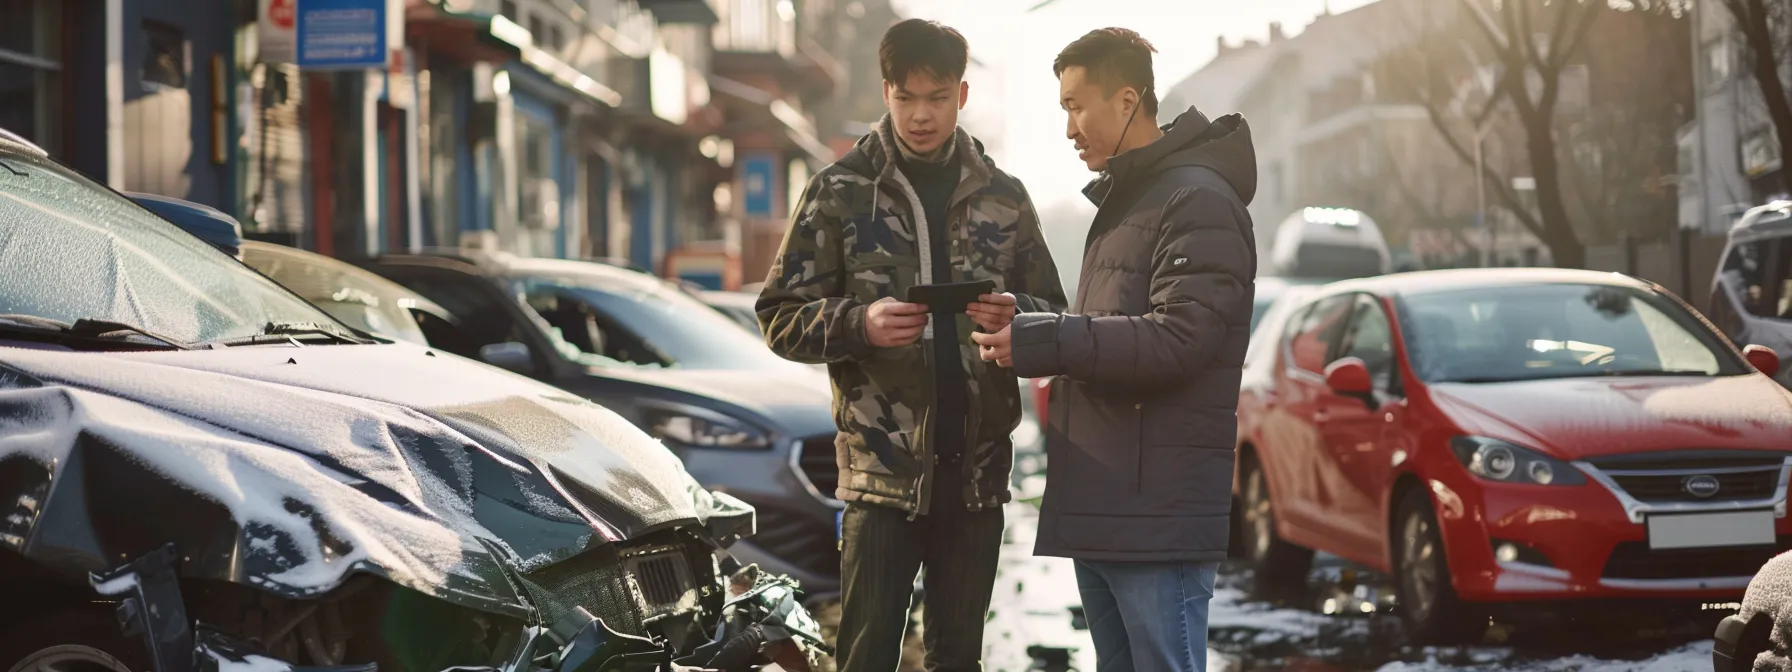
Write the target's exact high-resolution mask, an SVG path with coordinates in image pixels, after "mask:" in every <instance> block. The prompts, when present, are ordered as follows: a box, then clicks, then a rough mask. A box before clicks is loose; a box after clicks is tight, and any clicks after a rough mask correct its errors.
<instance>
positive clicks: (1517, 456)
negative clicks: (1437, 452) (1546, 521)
mask: <svg viewBox="0 0 1792 672" xmlns="http://www.w3.org/2000/svg"><path fill="white" fill-rule="evenodd" d="M1450 452H1452V453H1455V454H1456V459H1457V461H1460V462H1461V463H1462V466H1463V467H1464V468H1467V469H1468V472H1469V473H1471V474H1474V475H1475V476H1477V477H1480V478H1481V479H1483V480H1488V481H1493V482H1496V483H1522V484H1526V485H1581V484H1583V483H1586V482H1587V477H1586V475H1584V474H1582V473H1580V470H1579V469H1575V468H1574V466H1573V465H1570V464H1568V463H1567V462H1563V461H1561V460H1558V459H1555V458H1553V457H1550V456H1548V455H1544V454H1542V453H1539V452H1537V451H1534V450H1531V449H1529V448H1521V447H1519V446H1515V445H1512V444H1510V443H1507V442H1505V441H1501V440H1499V439H1489V438H1485V437H1479V436H1459V437H1456V438H1454V439H1451V440H1450Z"/></svg>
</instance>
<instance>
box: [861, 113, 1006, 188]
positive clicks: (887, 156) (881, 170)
mask: <svg viewBox="0 0 1792 672" xmlns="http://www.w3.org/2000/svg"><path fill="white" fill-rule="evenodd" d="M891 123H892V122H891V120H890V115H889V113H885V114H884V116H883V118H882V119H879V120H877V124H876V125H875V126H873V127H872V129H871V132H870V133H867V134H865V136H864V137H861V138H859V141H858V142H856V143H854V144H853V147H852V150H851V151H848V152H847V153H846V156H842V157H840V160H839V161H837V162H835V164H834V165H835V166H837V167H839V168H842V169H845V170H848V171H851V172H852V173H854V174H856V175H859V176H861V177H864V178H865V179H868V180H876V181H883V180H888V179H891V178H893V177H895V175H896V161H894V160H893V158H892V157H894V156H895V155H896V153H897V152H898V151H900V150H899V149H898V148H897V147H896V142H897V140H896V131H895V129H894V128H892V127H891ZM952 142H953V143H955V147H954V148H953V151H954V152H957V153H958V156H959V157H960V158H959V165H961V166H964V170H965V172H966V173H967V174H968V176H970V177H973V178H981V179H982V180H984V181H986V182H987V181H988V180H990V179H992V177H993V175H994V174H995V172H996V162H995V160H994V159H991V158H990V157H989V155H987V154H984V153H983V141H982V140H978V139H977V138H975V137H972V136H971V133H970V132H969V131H966V130H964V127H963V126H960V127H958V128H957V129H956V130H954V131H953V133H952Z"/></svg>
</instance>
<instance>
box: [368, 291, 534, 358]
mask: <svg viewBox="0 0 1792 672" xmlns="http://www.w3.org/2000/svg"><path fill="white" fill-rule="evenodd" d="M371 268H372V270H373V271H374V272H376V273H379V274H380V275H383V276H385V277H386V278H387V279H390V280H392V281H394V282H397V283H398V284H401V285H404V286H405V287H406V288H408V289H410V290H411V291H413V292H416V293H418V294H421V295H423V296H424V298H427V299H429V300H431V301H434V302H436V304H438V305H440V306H441V307H442V308H443V309H444V310H446V311H448V312H449V313H450V314H452V315H453V316H454V318H455V320H457V321H458V322H459V325H457V326H458V327H459V329H458V330H457V331H458V334H457V336H458V337H459V338H460V339H461V342H462V345H461V346H460V348H461V349H462V350H470V351H472V352H473V353H475V355H474V356H473V358H475V359H481V360H484V361H486V362H487V363H489V364H493V365H495V366H501V367H503V368H506V369H511V370H513V371H516V372H518V373H522V374H525V375H529V376H533V377H536V378H539V379H544V380H545V379H548V378H550V377H552V373H551V371H552V367H551V366H550V365H549V364H548V353H547V352H545V351H544V349H543V347H542V344H541V343H540V339H539V338H530V334H529V333H528V331H527V330H526V329H524V326H523V325H522V324H520V323H519V321H518V319H517V316H516V313H515V312H514V311H512V310H510V309H508V308H507V307H506V303H507V302H509V301H508V297H505V296H504V294H503V293H502V292H500V291H499V290H498V288H497V287H496V286H494V285H493V284H492V283H491V282H489V281H487V280H486V279H485V278H483V277H481V276H477V275H473V274H470V273H464V272H461V271H457V270H454V269H449V268H438V267H434V266H412V265H408V264H377V265H374V266H372V267H371ZM426 335H427V334H426ZM457 354H462V353H457Z"/></svg>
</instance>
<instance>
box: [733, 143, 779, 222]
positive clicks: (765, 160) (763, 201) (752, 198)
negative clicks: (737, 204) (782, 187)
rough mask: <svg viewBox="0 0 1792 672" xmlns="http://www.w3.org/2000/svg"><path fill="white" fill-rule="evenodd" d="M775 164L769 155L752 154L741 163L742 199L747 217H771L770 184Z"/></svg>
mask: <svg viewBox="0 0 1792 672" xmlns="http://www.w3.org/2000/svg"><path fill="white" fill-rule="evenodd" d="M776 170H777V164H776V163H774V162H773V161H772V156H771V155H770V154H754V155H752V156H748V157H746V159H744V160H743V161H741V171H740V172H741V182H742V184H741V186H742V188H743V190H744V191H746V194H744V196H745V198H743V199H742V201H743V203H742V205H743V206H744V207H743V209H744V210H745V211H746V212H745V214H746V216H748V217H770V216H772V184H773V182H774V178H775V177H776V173H775V171H776Z"/></svg>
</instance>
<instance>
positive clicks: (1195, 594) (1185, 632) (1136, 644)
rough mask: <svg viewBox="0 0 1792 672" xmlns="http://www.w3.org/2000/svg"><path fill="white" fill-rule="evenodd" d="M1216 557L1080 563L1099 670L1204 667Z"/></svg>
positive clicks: (1197, 671) (1196, 671)
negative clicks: (1187, 560) (1165, 560)
mask: <svg viewBox="0 0 1792 672" xmlns="http://www.w3.org/2000/svg"><path fill="white" fill-rule="evenodd" d="M1219 568H1220V564H1219V563H1217V562H1086V561H1083V560H1078V561H1076V585H1077V588H1078V590H1079V591H1080V592H1081V593H1082V596H1083V615H1084V617H1085V619H1086V620H1087V621H1088V623H1089V634H1090V636H1091V637H1093V638H1094V639H1095V660H1096V667H1097V668H1098V669H1097V671H1096V672H1134V671H1135V670H1136V671H1137V672H1206V671H1207V606H1208V602H1210V601H1211V600H1212V599H1213V582H1214V580H1215V579H1216V578H1217V577H1218V574H1219Z"/></svg>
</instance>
